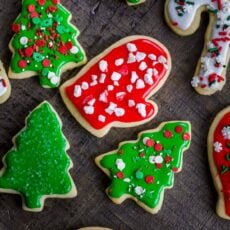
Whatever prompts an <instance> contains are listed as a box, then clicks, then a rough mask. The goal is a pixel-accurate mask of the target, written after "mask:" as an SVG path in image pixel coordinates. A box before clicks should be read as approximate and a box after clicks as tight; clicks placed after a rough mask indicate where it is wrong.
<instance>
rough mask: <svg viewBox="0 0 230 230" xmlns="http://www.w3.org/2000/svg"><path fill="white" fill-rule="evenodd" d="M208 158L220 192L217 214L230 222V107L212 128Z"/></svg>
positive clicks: (219, 115) (219, 116)
mask: <svg viewBox="0 0 230 230" xmlns="http://www.w3.org/2000/svg"><path fill="white" fill-rule="evenodd" d="M208 158H209V164H210V169H211V173H212V177H213V181H214V184H215V187H216V190H217V192H218V201H217V205H216V212H217V214H218V215H219V216H220V217H222V218H225V219H228V220H230V106H229V107H227V108H225V109H224V110H222V111H221V112H220V113H219V114H218V115H217V116H216V118H215V119H214V121H213V123H212V125H211V127H210V130H209V134H208Z"/></svg>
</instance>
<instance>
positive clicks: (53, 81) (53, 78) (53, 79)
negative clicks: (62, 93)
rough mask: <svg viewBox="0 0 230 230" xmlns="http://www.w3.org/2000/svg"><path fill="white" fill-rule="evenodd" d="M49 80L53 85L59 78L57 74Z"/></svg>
mask: <svg viewBox="0 0 230 230" xmlns="http://www.w3.org/2000/svg"><path fill="white" fill-rule="evenodd" d="M50 82H51V83H52V84H53V85H56V84H57V83H58V82H59V78H58V77H57V76H55V77H52V78H51V80H50Z"/></svg>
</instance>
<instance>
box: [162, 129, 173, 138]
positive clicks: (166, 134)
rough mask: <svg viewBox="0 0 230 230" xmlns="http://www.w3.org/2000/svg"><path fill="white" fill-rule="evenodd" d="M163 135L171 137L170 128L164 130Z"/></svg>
mask: <svg viewBox="0 0 230 230" xmlns="http://www.w3.org/2000/svg"><path fill="white" fill-rule="evenodd" d="M164 137H166V138H171V137H172V132H171V131H170V130H165V131H164Z"/></svg>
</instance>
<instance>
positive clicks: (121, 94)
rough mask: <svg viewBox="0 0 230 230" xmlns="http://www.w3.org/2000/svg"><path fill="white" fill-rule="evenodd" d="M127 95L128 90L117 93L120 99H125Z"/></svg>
mask: <svg viewBox="0 0 230 230" xmlns="http://www.w3.org/2000/svg"><path fill="white" fill-rule="evenodd" d="M125 95H126V92H118V93H116V99H117V100H118V101H122V100H123V99H124V97H125Z"/></svg>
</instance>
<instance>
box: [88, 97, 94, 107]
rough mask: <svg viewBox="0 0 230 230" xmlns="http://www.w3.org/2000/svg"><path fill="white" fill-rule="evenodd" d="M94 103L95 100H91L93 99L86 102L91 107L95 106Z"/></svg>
mask: <svg viewBox="0 0 230 230" xmlns="http://www.w3.org/2000/svg"><path fill="white" fill-rule="evenodd" d="M95 102H96V99H95V98H93V99H91V100H90V101H88V105H91V106H93V105H94V104H95Z"/></svg>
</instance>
